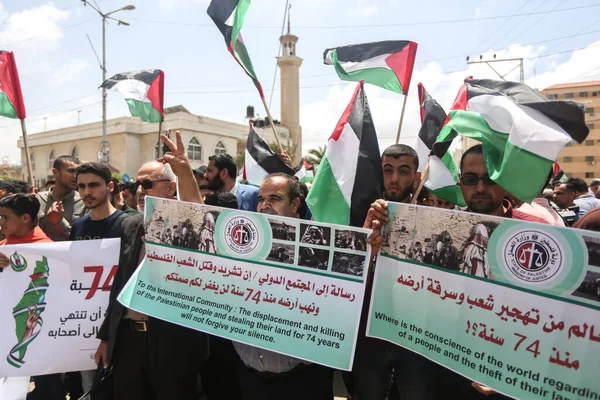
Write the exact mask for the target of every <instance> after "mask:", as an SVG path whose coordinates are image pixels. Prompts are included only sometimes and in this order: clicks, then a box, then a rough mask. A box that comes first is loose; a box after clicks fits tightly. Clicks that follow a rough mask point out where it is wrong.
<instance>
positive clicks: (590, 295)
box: [571, 271, 600, 302]
mask: <svg viewBox="0 0 600 400" xmlns="http://www.w3.org/2000/svg"><path fill="white" fill-rule="evenodd" d="M571 294H572V295H573V296H577V297H583V298H585V299H589V300H594V301H597V302H600V272H594V271H588V272H587V273H586V274H585V278H583V282H581V284H580V285H579V287H578V288H577V290H575V291H574V292H573V293H571Z"/></svg>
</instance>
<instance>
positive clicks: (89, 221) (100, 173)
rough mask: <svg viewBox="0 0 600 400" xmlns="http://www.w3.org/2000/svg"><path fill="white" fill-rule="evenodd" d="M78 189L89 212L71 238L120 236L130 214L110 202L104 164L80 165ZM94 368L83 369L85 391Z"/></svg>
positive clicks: (76, 224) (111, 185)
mask: <svg viewBox="0 0 600 400" xmlns="http://www.w3.org/2000/svg"><path fill="white" fill-rule="evenodd" d="M76 179H77V190H78V191H79V197H80V198H81V199H82V200H83V203H84V204H85V206H86V208H87V209H89V210H91V212H90V213H89V214H86V215H85V216H83V217H81V218H78V219H77V220H75V222H73V225H72V226H71V232H70V234H69V240H94V239H109V238H117V237H120V235H121V224H122V223H123V220H124V219H125V218H126V217H127V214H125V213H124V212H123V211H121V210H117V209H116V208H115V207H114V206H113V205H112V203H111V193H112V191H113V190H114V182H113V181H112V179H111V173H110V169H108V167H107V166H106V165H105V164H100V163H96V162H90V163H85V164H81V165H80V166H79V167H78V168H77V171H76ZM94 372H95V371H93V370H92V371H82V372H81V382H82V386H83V392H84V393H85V392H87V391H89V390H90V389H91V388H92V382H93V380H94Z"/></svg>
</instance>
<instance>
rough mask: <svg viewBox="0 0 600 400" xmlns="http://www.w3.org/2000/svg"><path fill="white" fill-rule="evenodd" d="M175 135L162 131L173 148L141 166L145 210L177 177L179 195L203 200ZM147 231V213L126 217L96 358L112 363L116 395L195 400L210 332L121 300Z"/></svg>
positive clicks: (166, 194) (171, 190) (168, 193)
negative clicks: (170, 136)
mask: <svg viewBox="0 0 600 400" xmlns="http://www.w3.org/2000/svg"><path fill="white" fill-rule="evenodd" d="M176 137H177V144H176V145H175V144H174V143H172V142H171V141H170V140H169V139H167V138H166V137H165V136H162V140H163V141H164V142H165V143H167V145H168V146H169V149H170V150H171V151H172V153H167V154H165V155H164V156H163V157H162V158H159V159H158V160H157V161H152V162H149V163H146V164H144V165H142V167H141V168H140V170H139V171H138V176H137V182H136V184H137V186H138V188H137V197H138V204H139V206H140V208H141V209H142V211H143V209H144V207H145V198H146V196H153V197H159V198H163V199H173V198H174V195H175V190H176V187H177V184H176V182H175V176H177V177H178V178H179V198H180V200H182V201H189V202H194V203H202V198H201V197H200V192H199V191H198V185H197V184H196V181H195V179H194V175H193V173H192V167H191V166H190V163H189V160H188V158H187V155H186V154H185V146H184V145H183V142H182V140H181V134H180V133H179V132H176ZM167 163H168V165H166V164H167ZM144 234H145V232H144V214H143V213H140V214H136V215H133V216H131V217H129V218H127V219H125V221H124V222H123V229H122V234H121V251H120V255H119V267H118V269H117V273H116V275H115V279H114V282H113V285H112V288H111V292H110V300H109V303H108V309H107V311H106V318H105V319H104V322H103V323H102V326H101V327H100V331H99V332H98V336H97V338H98V339H100V345H99V346H98V350H97V351H96V356H95V360H96V363H97V364H99V363H100V362H102V364H103V365H104V366H106V367H108V366H112V368H113V384H114V399H115V400H121V399H123V400H145V399H157V400H161V399H178V400H195V399H196V398H197V396H196V377H197V373H198V370H199V367H200V364H201V363H202V362H203V361H204V360H205V359H206V357H207V355H208V338H207V335H206V334H204V333H201V332H198V331H195V330H192V329H189V328H185V327H182V326H179V325H175V324H171V323H168V322H166V321H162V320H159V319H157V318H152V317H148V316H147V315H144V314H141V313H138V312H136V311H133V310H130V309H128V308H126V307H124V306H123V305H122V304H121V303H119V302H118V301H117V297H118V295H119V293H120V292H121V290H122V289H123V287H124V286H125V284H126V283H127V281H129V279H130V278H131V275H132V274H133V272H134V271H135V270H136V268H137V266H138V265H139V264H140V262H142V261H143V259H144V257H145V255H146V250H145V246H144V242H143V240H142V238H143V236H144ZM182 349H183V351H182Z"/></svg>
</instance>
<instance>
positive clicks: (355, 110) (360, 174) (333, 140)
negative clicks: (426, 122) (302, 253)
mask: <svg viewBox="0 0 600 400" xmlns="http://www.w3.org/2000/svg"><path fill="white" fill-rule="evenodd" d="M382 179H383V171H382V169H381V156H380V153H379V144H378V143H377V134H376V133H375V125H374V124H373V119H372V118H371V111H370V109H369V103H368V101H367V96H366V95H365V91H364V84H363V82H362V81H361V82H360V83H359V84H358V85H357V86H356V90H355V91H354V96H353V97H352V101H351V102H350V104H349V105H348V107H347V108H346V110H345V111H344V114H343V115H342V117H341V118H340V120H339V122H338V123H337V126H336V127H335V130H334V131H333V134H332V135H331V137H330V138H329V141H328V142H327V152H326V153H325V157H323V159H322V160H321V164H320V165H319V169H318V170H317V176H315V179H314V180H313V185H312V188H311V190H310V192H309V193H308V197H307V199H306V203H307V204H308V206H309V208H310V211H311V212H312V214H313V217H314V219H315V221H319V222H327V223H334V224H340V225H352V226H359V227H362V226H363V224H364V222H365V218H366V216H367V212H368V211H369V207H370V205H371V203H372V202H373V201H375V200H377V199H380V198H382V197H381V196H382V188H383V182H382Z"/></svg>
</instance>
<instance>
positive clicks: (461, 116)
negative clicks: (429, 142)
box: [427, 79, 589, 202]
mask: <svg viewBox="0 0 600 400" xmlns="http://www.w3.org/2000/svg"><path fill="white" fill-rule="evenodd" d="M588 134H589V129H588V127H587V126H586V124H585V115H584V105H583V104H580V103H576V102H573V101H552V100H548V99H546V98H545V97H544V96H543V95H541V94H540V93H539V92H538V91H536V90H534V89H531V88H530V87H528V86H526V85H525V84H522V83H516V82H506V81H495V80H489V79H467V80H466V81H465V84H464V85H463V86H462V87H461V89H460V91H459V93H458V96H457V97H456V100H455V101H454V105H453V106H452V110H451V111H450V115H449V116H448V119H447V122H446V124H445V125H444V127H443V128H442V131H441V133H440V136H439V137H438V143H443V145H442V146H443V147H446V146H448V147H449V144H448V143H449V142H451V141H452V140H453V139H454V138H455V137H457V136H458V135H462V136H466V137H469V138H472V139H475V140H478V141H480V142H482V145H483V154H484V159H485V164H486V168H487V170H488V173H489V175H490V178H491V179H492V180H493V181H494V182H496V183H497V184H498V185H500V186H502V187H503V188H504V189H506V190H507V191H508V192H509V193H511V194H513V195H514V196H515V197H517V198H518V199H520V200H522V201H525V202H531V201H532V200H533V199H534V198H535V197H536V196H537V195H538V194H539V193H540V192H541V191H542V189H543V186H544V184H545V182H546V180H547V179H548V174H549V173H550V170H551V169H552V166H553V164H554V162H555V161H556V159H557V158H558V155H559V154H560V152H561V151H562V149H563V148H564V147H565V146H566V145H567V143H571V142H576V143H582V142H583V141H584V140H585V138H586V137H587V136H588ZM436 145H437V144H436ZM434 148H435V146H434ZM465 150H466V149H465ZM438 153H439V152H438ZM441 161H442V163H441V164H442V165H437V166H436V168H435V171H434V168H433V164H430V175H433V174H435V175H436V176H435V177H434V176H432V177H431V179H430V181H431V180H432V179H438V178H439V177H440V176H442V175H438V174H441V172H440V171H439V169H438V168H437V167H440V168H442V167H446V173H445V175H446V176H447V173H450V174H452V175H453V176H454V177H455V178H456V174H455V173H454V172H455V171H456V165H454V167H452V165H451V164H454V162H453V161H452V158H450V157H443V158H442V159H441ZM427 187H428V188H429V189H432V190H434V193H435V190H436V188H435V187H431V186H427ZM458 190H460V189H458ZM435 194H436V195H437V193H435ZM440 197H442V198H444V199H445V200H448V201H452V200H450V198H447V197H443V196H440Z"/></svg>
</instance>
